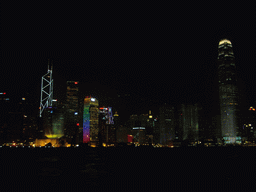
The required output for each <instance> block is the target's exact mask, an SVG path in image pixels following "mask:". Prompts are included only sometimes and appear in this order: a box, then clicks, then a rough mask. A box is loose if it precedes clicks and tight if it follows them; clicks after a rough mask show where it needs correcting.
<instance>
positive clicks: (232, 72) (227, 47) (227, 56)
mask: <svg viewBox="0 0 256 192" xmlns="http://www.w3.org/2000/svg"><path fill="white" fill-rule="evenodd" d="M218 62H219V65H218V74H219V83H220V84H235V82H236V81H237V77H236V65H235V57H234V53H233V49H232V44H231V41H229V40H228V39H223V40H221V41H220V42H219V46H218Z"/></svg>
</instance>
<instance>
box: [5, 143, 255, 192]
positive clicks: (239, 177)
mask: <svg viewBox="0 0 256 192" xmlns="http://www.w3.org/2000/svg"><path fill="white" fill-rule="evenodd" d="M0 151H1V167H2V169H1V170H3V171H2V178H3V179H2V181H3V182H5V183H8V182H9V183H13V185H10V187H13V186H20V187H30V188H33V189H36V188H34V187H37V188H38V189H40V190H43V191H44V190H48V189H56V190H57V189H58V188H66V189H71V190H74V191H76V189H78V188H80V189H89V188H90V189H91V188H92V189H95V190H96V189H105V190H107V188H108V187H111V188H112V190H113V189H114V188H115V187H117V186H118V185H121V186H126V185H127V187H128V186H131V185H135V182H136V183H137V184H136V185H138V186H141V185H142V184H143V185H145V186H151V185H152V187H153V186H154V187H155V184H156V183H158V182H161V181H165V182H167V183H166V184H172V185H173V184H174V183H179V182H189V183H198V182H215V184H220V183H222V182H226V183H233V184H236V185H237V184H239V183H241V184H245V183H247V186H249V185H250V182H251V181H253V180H255V179H256V177H255V172H256V169H255V149H248V148H247V149H246V148H218V149H210V148H206V149H200V150H199V149H195V148H189V149H180V148H177V149H134V148H133V149H116V148H112V149H110V148H109V149H101V150H100V149H97V148H88V149H80V148H73V149H72V148H57V149H44V148H38V149H23V148H16V149H8V148H7V149H4V148H2V149H1V150H0ZM215 186H216V185H215Z"/></svg>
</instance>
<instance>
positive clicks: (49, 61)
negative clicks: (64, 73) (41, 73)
mask: <svg viewBox="0 0 256 192" xmlns="http://www.w3.org/2000/svg"><path fill="white" fill-rule="evenodd" d="M49 65H50V59H48V71H49Z"/></svg>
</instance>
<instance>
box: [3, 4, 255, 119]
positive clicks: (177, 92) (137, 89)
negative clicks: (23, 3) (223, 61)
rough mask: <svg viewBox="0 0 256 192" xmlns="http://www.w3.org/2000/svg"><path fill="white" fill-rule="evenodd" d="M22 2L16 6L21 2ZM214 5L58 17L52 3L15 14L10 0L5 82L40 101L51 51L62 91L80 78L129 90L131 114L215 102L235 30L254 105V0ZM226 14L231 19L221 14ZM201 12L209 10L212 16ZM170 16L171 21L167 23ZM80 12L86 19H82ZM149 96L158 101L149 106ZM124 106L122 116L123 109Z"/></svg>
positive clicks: (87, 84)
mask: <svg viewBox="0 0 256 192" xmlns="http://www.w3.org/2000/svg"><path fill="white" fill-rule="evenodd" d="M15 6H16V5H15ZM15 6H13V5H12V6H10V7H9V8H10V9H11V10H15ZM53 7H54V5H53ZM207 7H208V6H207ZM213 7H215V6H213ZM213 7H211V10H214V11H209V12H207V11H204V10H198V12H196V11H195V10H194V9H191V10H186V11H185V10H182V11H181V12H180V14H186V15H190V16H189V18H188V17H186V18H185V19H182V18H183V17H180V16H179V14H178V15H176V14H172V13H171V11H170V10H168V11H167V10H166V11H167V12H166V13H167V15H168V17H165V16H163V15H162V16H161V14H160V15H157V14H153V13H152V12H147V11H143V10H141V11H136V12H135V13H134V17H135V18H136V17H137V18H141V15H143V13H145V14H144V15H145V16H148V17H145V18H144V19H142V20H140V19H138V20H132V22H131V21H129V20H130V19H131V18H129V17H128V15H126V14H125V13H121V12H119V11H118V14H119V15H120V17H113V15H112V16H111V15H109V14H103V12H98V11H95V12H93V13H92V12H91V11H90V12H87V13H88V14H89V13H92V15H95V14H96V15H97V14H98V16H100V15H104V17H99V18H97V19H96V17H95V18H94V19H96V21H99V22H96V21H95V20H94V22H89V21H88V20H87V19H86V18H84V17H78V16H77V15H76V14H73V15H72V14H71V13H72V11H71V12H70V14H69V15H68V19H67V20H65V21H66V22H65V23H63V22H59V20H58V19H56V20H55V19H52V18H53V17H55V18H56V16H60V15H62V16H63V17H65V18H66V17H67V15H66V12H65V13H64V12H62V11H61V10H59V11H60V13H58V14H57V13H55V14H54V12H55V11H53V13H52V14H51V16H46V15H45V14H43V13H42V12H40V11H39V12H33V11H32V10H29V12H30V13H31V14H32V15H33V17H27V16H26V15H24V14H20V15H21V16H20V20H12V19H11V18H12V17H9V14H10V13H11V12H12V11H9V12H8V6H7V7H6V9H5V10H4V12H3V19H2V20H3V23H2V25H3V28H2V36H3V37H4V38H2V40H1V46H2V49H1V53H2V57H1V63H3V65H1V71H3V74H2V75H1V76H0V80H1V82H2V83H1V85H0V89H1V90H2V91H6V92H8V91H9V92H14V93H15V94H21V93H23V92H30V93H31V94H32V95H33V99H34V102H39V101H40V86H41V85H40V84H41V77H42V76H43V75H44V74H45V73H46V72H47V63H48V59H51V60H53V78H54V86H55V89H54V94H57V95H56V97H59V96H62V95H64V94H65V83H66V81H79V82H80V83H81V84H84V87H83V88H82V89H81V91H83V92H85V93H84V95H93V94H94V95H95V97H96V96H98V95H102V97H103V98H106V96H109V95H110V96H109V97H111V98H112V100H114V99H113V98H116V97H118V95H120V96H121V95H123V96H125V94H127V95H129V94H130V97H131V98H132V99H131V100H132V101H133V102H128V103H127V104H126V105H123V106H122V109H121V110H123V111H124V115H127V116H128V115H130V114H133V113H137V114H139V113H144V112H145V111H148V109H151V110H152V111H154V109H153V107H154V106H156V105H158V104H163V103H165V102H167V103H170V104H176V103H179V104H181V103H191V104H193V103H196V102H201V103H202V105H204V106H208V108H209V109H211V108H214V106H216V103H215V102H216V98H218V94H217V93H216V92H215V91H216V90H217V89H218V86H217V64H216V61H217V56H218V42H219V40H220V39H222V38H228V39H230V40H231V41H232V44H233V47H234V49H233V51H234V54H235V55H236V66H237V71H238V76H239V78H240V79H241V84H243V88H244V90H243V91H242V92H243V93H244V94H245V95H246V98H247V99H246V102H248V105H253V104H254V103H255V99H254V98H255V97H256V91H255V90H254V87H253V82H254V81H255V75H254V74H255V73H256V67H255V65H254V63H255V28H254V27H253V23H254V18H255V17H254V15H253V13H254V12H253V11H250V10H251V9H250V6H249V5H244V6H236V5H232V6H231V5H228V9H225V11H221V10H220V9H219V8H217V7H216V8H217V9H214V8H213ZM48 9H49V8H47V10H48ZM50 9H52V8H50ZM192 10H193V11H192ZM242 10H246V11H242ZM31 11H32V12H31ZM80 11H81V10H80ZM115 11H116V10H115ZM115 11H114V12H115ZM17 12H18V10H17ZM76 12H77V13H78V12H79V11H76ZM162 12H165V11H162ZM242 12H243V14H240V13H242ZM41 13H42V14H41ZM82 13H84V11H83V12H82ZM42 15H44V16H43V17H42ZM219 15H222V16H223V18H225V19H217V16H219ZM202 16H203V18H208V20H207V22H205V21H203V20H202V19H201V18H202ZM22 18H23V19H22ZM104 18H105V19H106V21H107V22H104ZM149 18H151V19H149ZM163 18H165V19H167V20H168V21H171V24H170V25H166V23H167V22H165V21H166V20H163ZM168 18H172V19H171V20H169V19H168ZM34 19H37V20H36V21H37V22H35V20H34ZM62 20H63V18H62V19H61V21H62ZM74 20H78V21H81V22H82V23H83V24H76V22H73V21H74ZM39 21H41V22H39ZM43 21H45V22H43ZM149 21H150V22H149ZM29 23H33V27H31V28H30V30H28V29H27V28H26V26H28V27H29V25H28V24H29ZM87 24H88V25H87ZM13 29H15V30H13ZM215 82H216V85H215ZM92 84H94V85H95V86H91V85H92ZM95 87H96V88H95ZM102 90H104V91H102ZM195 90H196V91H195ZM58 92H59V93H58ZM58 94H59V95H58ZM105 95H106V96H105ZM142 99H144V100H145V102H143V101H142ZM110 100H111V99H110ZM150 100H151V101H152V106H148V108H147V109H145V110H142V108H143V107H146V105H145V104H146V103H147V101H150ZM99 102H102V99H101V101H100V100H99ZM109 105H111V103H110V104H109ZM111 106H112V105H111ZM155 108H158V107H155ZM143 111H144V112H143ZM126 112H127V113H126ZM118 113H120V116H123V115H122V112H121V111H120V110H119V111H118Z"/></svg>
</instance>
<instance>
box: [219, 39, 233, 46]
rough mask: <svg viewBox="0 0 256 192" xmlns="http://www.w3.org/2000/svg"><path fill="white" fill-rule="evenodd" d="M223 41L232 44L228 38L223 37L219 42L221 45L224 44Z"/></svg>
mask: <svg viewBox="0 0 256 192" xmlns="http://www.w3.org/2000/svg"><path fill="white" fill-rule="evenodd" d="M223 43H228V44H231V42H230V41H229V40H227V39H223V40H221V41H220V42H219V45H221V44H223Z"/></svg>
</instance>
